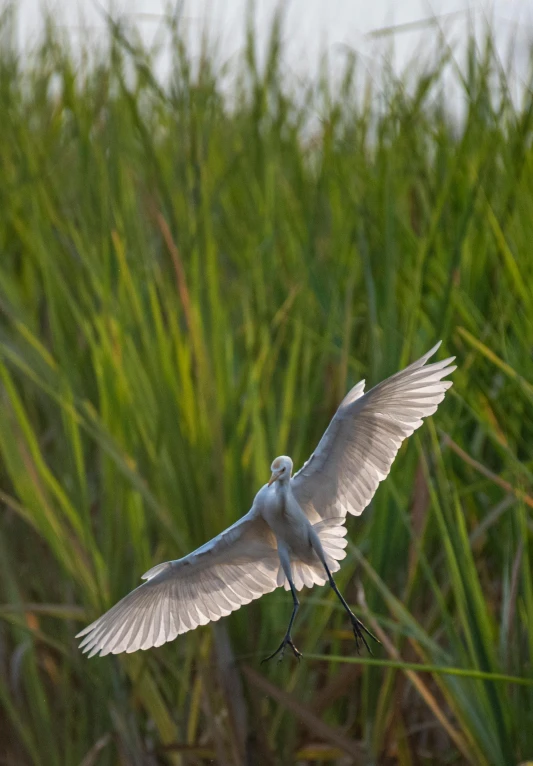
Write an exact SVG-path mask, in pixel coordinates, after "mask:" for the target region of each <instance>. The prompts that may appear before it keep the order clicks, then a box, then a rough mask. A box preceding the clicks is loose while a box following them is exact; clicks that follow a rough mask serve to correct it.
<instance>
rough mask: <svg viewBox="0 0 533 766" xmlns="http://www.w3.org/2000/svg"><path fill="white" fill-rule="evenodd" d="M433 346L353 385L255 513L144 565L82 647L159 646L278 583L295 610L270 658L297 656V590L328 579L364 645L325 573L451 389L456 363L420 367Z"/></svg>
mask: <svg viewBox="0 0 533 766" xmlns="http://www.w3.org/2000/svg"><path fill="white" fill-rule="evenodd" d="M439 346H440V343H438V344H437V345H436V346H435V347H434V348H432V349H431V351H428V353H427V354H425V355H424V356H423V357H422V358H421V359H419V360H418V361H416V362H414V364H411V365H410V366H409V367H407V368H406V369H405V370H402V371H401V372H398V373H396V374H395V375H393V376H392V377H390V378H388V379H387V380H384V381H383V382H382V383H380V384H379V385H377V386H375V387H374V388H373V389H371V390H370V391H369V392H368V393H366V394H365V393H364V381H361V382H360V383H358V384H357V385H356V386H354V388H352V389H351V391H350V392H349V393H348V394H347V395H346V397H345V398H344V400H343V401H342V402H341V404H340V406H339V408H338V410H337V412H336V413H335V415H334V417H333V419H332V420H331V423H330V424H329V426H328V428H327V430H326V432H325V433H324V435H323V437H322V439H321V440H320V442H319V444H318V446H317V448H316V450H315V451H314V453H313V454H312V455H311V457H310V458H309V460H308V461H307V462H306V463H305V465H304V466H303V467H302V468H301V469H300V470H299V471H298V472H297V473H296V474H295V475H294V477H293V478H292V479H291V471H292V460H291V459H290V458H289V457H286V456H281V457H279V458H276V460H274V462H273V463H272V476H271V479H270V481H269V483H268V484H265V486H264V487H262V488H261V489H260V490H259V492H258V493H257V495H256V497H255V500H254V503H253V505H252V508H251V510H250V511H249V512H248V513H247V514H246V515H245V516H243V517H242V518H241V519H240V520H239V521H237V522H236V523H235V524H233V525H232V526H231V527H229V528H228V529H226V530H225V531H224V532H222V533H221V534H220V535H218V537H215V538H214V539H213V540H211V541H210V542H208V543H206V544H205V545H203V546H202V547H201V548H198V549H197V550H196V551H194V552H193V553H190V554H189V555H188V556H185V557H184V558H182V559H178V560H176V561H170V562H166V563H164V564H158V565H157V566H155V567H153V569H150V570H149V571H148V572H147V573H146V574H145V575H144V576H143V579H145V580H146V582H145V583H143V584H142V585H140V586H139V587H138V588H136V589H135V590H134V591H132V592H131V593H129V594H128V595H127V596H126V597H125V598H123V599H122V600H121V601H119V602H118V604H116V605H115V606H114V607H112V608H111V609H110V610H109V611H108V612H106V613H105V614H104V615H102V616H101V617H100V618H99V619H98V620H96V622H93V623H92V624H91V625H89V626H88V627H87V628H85V630H83V631H81V633H79V634H78V636H84V639H83V641H82V642H81V644H80V647H81V648H82V649H83V651H84V652H88V653H89V656H93V655H95V654H100V655H101V656H103V655H106V654H110V653H111V654H119V653H120V652H134V651H137V650H138V649H149V648H150V647H152V646H161V644H163V643H165V642H166V641H172V640H173V639H174V638H176V636H177V635H179V634H181V633H185V632H187V631H189V630H193V629H194V628H196V627H197V626H198V625H204V624H206V623H207V622H211V621H214V620H218V619H220V617H224V616H225V615H227V614H229V613H230V612H232V611H234V610H235V609H238V608H239V607H240V606H242V605H243V604H247V603H249V602H250V601H252V600H253V599H256V598H259V596H262V595H263V593H269V592H270V591H272V590H274V589H275V588H276V587H279V586H282V585H284V586H285V588H286V589H287V590H288V589H291V591H292V594H293V602H294V609H293V614H292V617H291V621H290V623H289V628H288V631H287V634H286V636H285V638H284V639H283V641H282V643H281V644H280V647H279V648H278V650H276V652H274V654H276V653H277V652H281V655H282V656H283V652H284V650H285V646H286V645H288V646H290V647H291V649H292V651H293V652H294V654H295V655H297V656H299V652H298V650H297V649H296V647H295V646H294V644H293V643H292V638H291V635H290V632H291V627H292V623H293V620H294V617H295V615H296V611H297V609H298V599H297V596H296V590H300V589H301V588H302V587H303V586H304V585H306V586H307V587H312V586H313V585H322V584H324V583H325V582H326V581H327V580H328V579H329V581H330V584H331V586H332V587H333V588H334V590H335V592H336V593H337V595H338V596H339V598H340V599H341V601H342V603H343V606H344V607H345V608H346V609H347V611H348V613H349V616H350V619H351V621H352V627H353V629H354V633H355V637H356V640H357V642H359V640H362V641H363V642H364V643H365V645H367V644H366V640H365V638H364V635H363V632H362V631H364V632H366V633H367V634H369V632H368V631H367V630H366V628H365V627H364V625H363V624H362V623H361V622H360V621H359V620H358V619H357V618H356V617H355V615H354V614H353V613H352V612H351V610H350V609H349V607H348V605H347V604H346V602H345V601H344V599H343V598H342V596H341V595H340V593H339V592H338V590H337V588H336V585H335V582H334V580H333V577H332V574H331V573H332V572H335V571H337V570H338V569H339V567H340V565H339V563H338V562H339V561H340V560H342V559H343V558H344V557H345V555H346V554H345V551H344V548H345V547H346V544H347V542H346V540H345V535H346V527H345V526H344V524H345V518H346V514H347V513H351V514H354V515H356V516H357V515H359V514H361V513H362V512H363V510H364V509H365V508H366V506H367V505H368V504H369V502H370V501H371V499H372V497H373V495H374V493H375V491H376V489H377V486H378V484H379V482H380V481H383V479H384V478H385V477H386V476H387V475H388V473H389V471H390V467H391V465H392V462H393V460H394V458H395V457H396V454H397V452H398V449H399V447H400V445H401V443H402V442H403V440H404V439H406V438H407V437H408V436H410V435H411V434H412V433H413V431H415V430H416V429H417V428H419V427H420V426H421V425H422V419H423V418H425V417H427V416H428V415H432V414H433V413H434V412H435V410H436V409H437V407H438V405H439V403H440V402H441V401H442V400H443V398H444V394H445V392H446V390H447V389H448V388H449V387H450V386H451V385H452V383H451V381H447V380H443V378H445V377H446V376H447V375H449V374H450V373H451V372H453V371H454V370H455V366H453V365H451V362H453V360H454V357H450V358H449V359H445V360H444V361H441V362H436V363H434V364H429V365H428V364H426V362H427V361H428V359H429V358H430V357H431V356H433V354H434V353H435V352H436V351H437V349H438V348H439ZM369 635H371V634H369ZM358 645H359V644H358ZM367 647H368V645H367ZM274 654H273V655H271V656H274Z"/></svg>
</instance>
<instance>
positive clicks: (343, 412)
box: [292, 343, 456, 523]
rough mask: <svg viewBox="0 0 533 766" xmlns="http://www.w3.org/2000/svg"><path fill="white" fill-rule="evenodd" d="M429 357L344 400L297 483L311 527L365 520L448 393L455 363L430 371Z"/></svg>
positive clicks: (361, 387)
mask: <svg viewBox="0 0 533 766" xmlns="http://www.w3.org/2000/svg"><path fill="white" fill-rule="evenodd" d="M439 346H440V343H437V345H436V346H434V347H433V348H432V349H431V350H430V351H428V352H427V354H424V356H423V357H421V358H420V359H418V360H417V361H416V362H413V364H411V365H409V367H406V368H405V369H404V370H400V372H397V373H396V374H395V375H392V376H391V377H390V378H387V380H384V381H383V382H382V383H379V384H378V385H377V386H375V387H374V388H372V389H371V390H370V391H369V392H368V393H366V394H365V393H364V381H360V382H359V383H358V384H357V385H356V386H354V387H353V388H352V389H351V391H349V392H348V394H347V395H346V396H345V397H344V399H343V401H342V402H341V405H340V406H339V409H338V410H337V412H336V413H335V415H334V416H333V419H332V421H331V423H330V424H329V426H328V428H327V429H326V432H325V433H324V435H323V437H322V439H321V440H320V442H319V444H318V447H317V448H316V450H315V451H314V453H313V454H312V455H311V457H310V458H309V460H308V461H307V462H306V463H305V464H304V466H303V467H302V468H301V469H300V470H299V471H298V473H296V474H295V475H294V477H293V479H292V490H293V492H294V494H295V496H296V499H297V500H298V503H299V504H300V506H301V507H302V509H303V510H304V511H305V513H306V514H307V516H308V518H309V519H310V521H311V522H313V523H315V522H317V521H319V520H320V519H328V518H332V517H338V516H345V515H346V514H347V513H352V514H354V515H355V516H358V515H359V514H361V513H362V512H363V511H364V509H365V508H366V506H367V505H368V504H369V503H370V501H371V499H372V497H373V496H374V493H375V491H376V489H377V487H378V484H379V483H380V482H381V481H383V479H384V478H385V477H386V476H387V475H388V473H389V471H390V468H391V465H392V462H393V460H394V458H395V457H396V454H397V453H398V450H399V448H400V445H401V443H402V442H403V441H404V439H406V438H407V437H408V436H410V435H411V434H412V433H413V431H415V430H416V429H417V428H420V426H421V425H422V423H423V419H424V418H426V417H428V416H429V415H432V414H433V413H434V412H435V411H436V409H437V407H438V406H439V404H440V402H441V401H442V400H443V399H444V395H445V393H446V391H447V390H448V388H450V386H451V385H452V382H451V381H450V380H443V378H445V377H446V376H447V375H449V374H450V373H452V372H453V371H454V370H455V369H456V368H455V365H452V364H451V362H453V360H454V359H455V357H449V358H448V359H443V360H442V361H440V362H434V363H433V364H429V365H427V364H426V362H427V361H428V359H429V358H430V357H431V356H433V355H434V354H435V352H436V351H437V349H438V348H439Z"/></svg>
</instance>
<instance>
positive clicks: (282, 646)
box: [261, 580, 302, 665]
mask: <svg viewBox="0 0 533 766" xmlns="http://www.w3.org/2000/svg"><path fill="white" fill-rule="evenodd" d="M289 585H290V586H291V593H292V603H293V607H292V614H291V619H290V620H289V627H288V628H287V632H286V633H285V637H284V639H283V641H282V642H281V644H280V645H279V646H278V648H277V649H276V651H275V652H272V654H269V655H268V657H265V658H264V660H261V665H262V664H263V662H268V661H269V660H272V659H273V658H274V657H275V656H276V655H277V654H279V658H278V662H281V660H282V659H283V655H284V654H285V648H286V647H287V646H290V648H291V649H292V653H293V654H294V656H295V657H296V659H297V660H298V661H299V660H300V657H301V656H302V653H301V652H299V651H298V649H297V648H296V647H295V645H294V642H293V640H292V637H291V630H292V624H293V622H294V618H295V617H296V612H297V611H298V607H299V606H300V602H299V601H298V596H297V595H296V588H295V587H294V584H293V582H292V580H289Z"/></svg>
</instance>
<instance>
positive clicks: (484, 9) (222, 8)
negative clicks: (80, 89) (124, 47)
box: [0, 0, 533, 79]
mask: <svg viewBox="0 0 533 766" xmlns="http://www.w3.org/2000/svg"><path fill="white" fill-rule="evenodd" d="M1 2H2V0H0V3H1ZM46 5H47V6H48V7H51V8H53V9H54V13H53V15H54V18H55V20H56V22H57V23H58V24H61V25H63V26H65V27H66V28H68V29H69V30H70V32H71V35H72V37H73V39H74V40H75V39H76V37H77V36H78V37H79V35H80V26H79V22H80V11H81V15H82V16H83V18H84V19H85V22H86V24H87V25H88V29H86V30H85V31H84V32H83V35H84V36H85V35H87V34H89V35H91V34H94V35H95V36H98V35H99V34H100V30H101V29H103V27H104V22H103V19H102V15H101V13H99V8H102V7H103V8H106V9H108V10H109V9H114V13H117V12H119V13H121V12H122V13H124V14H126V16H127V17H128V19H129V20H131V21H132V22H135V23H136V24H137V25H138V26H139V28H140V29H141V31H142V34H143V37H144V38H145V39H146V40H147V41H151V40H152V39H153V36H154V34H155V32H156V31H157V28H158V23H159V22H160V20H161V15H162V14H163V13H164V11H165V9H168V7H169V3H168V2H166V0H51V1H50V2H47V3H46ZM278 5H279V2H277V1H275V0H256V2H255V8H256V13H255V18H256V28H257V32H258V38H259V42H260V44H261V42H264V40H266V38H267V33H268V29H269V21H270V19H271V18H272V14H273V12H274V11H275V9H276V8H277V7H278ZM18 6H19V9H20V12H19V40H20V44H21V47H22V48H23V49H24V47H25V46H26V45H28V41H31V40H32V39H35V36H36V35H37V34H38V30H39V28H40V17H41V14H40V11H39V9H40V8H42V7H43V2H42V0H18ZM247 6H248V2H247V0H185V3H184V8H185V10H184V18H185V23H186V27H187V30H188V32H189V36H190V40H191V44H192V46H193V50H194V46H195V45H197V44H198V41H199V38H200V33H201V31H202V29H203V28H204V25H205V22H206V20H207V22H208V26H209V28H210V29H211V30H212V32H213V33H214V34H215V36H216V37H217V39H218V40H219V43H220V53H221V57H222V59H224V60H227V59H231V57H232V56H233V55H234V54H235V53H237V52H238V51H239V50H241V49H242V46H243V40H244V29H245V18H246V8H247ZM283 6H284V8H285V11H286V23H285V27H284V29H285V34H284V37H285V42H286V47H285V53H286V60H287V63H288V66H289V67H290V68H291V69H292V70H294V71H295V72H297V73H300V72H301V73H305V74H310V75H313V74H314V73H315V72H316V69H317V66H318V63H319V61H320V53H321V51H323V50H324V49H327V51H328V53H329V54H330V59H331V61H332V63H333V65H334V62H335V59H336V58H337V57H338V59H339V61H341V60H342V56H343V54H342V50H343V48H344V49H345V48H346V46H349V47H351V48H353V49H355V50H357V51H358V52H359V53H360V54H362V55H363V56H364V57H365V58H367V59H368V61H369V62H372V61H375V59H376V57H378V58H379V56H380V55H382V53H383V52H384V51H385V50H390V45H391V40H392V38H391V37H390V36H388V37H387V38H386V39H384V38H379V39H378V40H376V37H375V36H374V35H373V34H372V32H374V31H375V30H378V29H380V28H383V27H387V26H392V25H396V26H400V25H410V24H413V23H415V22H418V21H420V20H424V19H428V18H431V17H437V18H438V25H439V27H440V29H441V30H442V29H444V30H445V31H446V38H447V39H448V41H449V42H451V43H452V44H454V45H459V46H460V41H461V40H462V39H464V38H465V36H466V33H467V31H468V24H469V23H470V24H474V25H475V28H476V29H477V30H478V31H481V30H482V28H483V23H484V22H485V20H487V19H492V20H493V25H492V26H493V28H494V30H495V33H496V39H497V44H498V48H499V50H500V54H501V56H502V58H504V59H505V58H506V56H507V51H508V49H509V40H510V39H511V37H512V36H514V43H513V46H512V51H513V55H514V66H515V68H516V70H517V74H518V77H519V78H520V79H525V77H526V74H527V70H526V62H527V55H526V52H527V49H528V46H529V44H530V41H531V39H532V38H533V0H490V1H489V0H470V2H468V1H467V0H431V2H430V1H429V0H425V1H424V0H401V1H400V0H397V2H392V1H391V0H372V2H368V0H285V2H284V3H283ZM436 28H437V27H434V29H433V31H432V30H431V29H428V27H427V26H425V27H424V28H423V29H420V28H404V29H403V30H402V31H397V32H396V34H395V35H394V63H395V66H396V68H397V69H398V70H401V69H402V68H403V67H404V66H405V64H406V63H407V62H408V61H411V60H412V59H413V57H414V56H415V55H416V53H417V51H419V50H421V51H422V52H423V55H424V56H428V57H429V56H431V54H432V53H435V44H436V40H437V37H436V32H435V29H436ZM434 41H435V42H434Z"/></svg>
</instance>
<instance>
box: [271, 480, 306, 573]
mask: <svg viewBox="0 0 533 766" xmlns="http://www.w3.org/2000/svg"><path fill="white" fill-rule="evenodd" d="M262 516H263V518H264V520H265V521H266V523H267V524H268V526H269V527H270V529H271V530H272V531H273V532H274V534H275V536H276V539H277V540H278V542H279V541H281V542H283V543H285V545H287V546H288V548H289V549H290V551H291V553H292V555H293V556H294V557H295V558H298V559H300V560H302V561H308V562H311V561H314V560H315V554H314V552H313V548H312V547H311V537H310V528H311V524H310V523H309V520H308V519H307V516H306V515H305V513H304V512H303V511H302V509H301V508H300V506H299V505H298V502H297V500H296V498H295V497H294V495H293V494H292V492H291V490H290V487H288V488H283V489H281V491H280V489H279V488H277V487H271V488H269V489H268V491H267V492H266V493H265V497H264V504H263V508H262Z"/></svg>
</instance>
